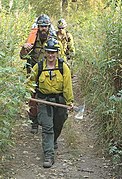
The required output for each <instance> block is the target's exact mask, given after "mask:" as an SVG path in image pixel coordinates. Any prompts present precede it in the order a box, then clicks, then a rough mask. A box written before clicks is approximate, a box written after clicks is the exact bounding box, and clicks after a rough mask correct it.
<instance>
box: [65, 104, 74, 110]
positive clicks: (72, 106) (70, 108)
mask: <svg viewBox="0 0 122 179" xmlns="http://www.w3.org/2000/svg"><path fill="white" fill-rule="evenodd" d="M73 108H74V104H73V103H70V104H69V105H68V108H67V109H68V110H69V111H73Z"/></svg>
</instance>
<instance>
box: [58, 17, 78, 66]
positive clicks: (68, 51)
mask: <svg viewBox="0 0 122 179" xmlns="http://www.w3.org/2000/svg"><path fill="white" fill-rule="evenodd" d="M57 27H58V30H57V32H56V34H57V39H58V40H59V41H60V42H61V43H62V45H63V50H64V53H65V55H66V59H67V62H68V64H69V66H70V68H71V70H73V69H72V68H73V58H74V56H75V46H74V40H73V36H72V34H71V33H70V32H69V31H68V30H67V29H66V27H67V23H66V21H65V19H63V18H61V19H59V20H58V24H57Z"/></svg>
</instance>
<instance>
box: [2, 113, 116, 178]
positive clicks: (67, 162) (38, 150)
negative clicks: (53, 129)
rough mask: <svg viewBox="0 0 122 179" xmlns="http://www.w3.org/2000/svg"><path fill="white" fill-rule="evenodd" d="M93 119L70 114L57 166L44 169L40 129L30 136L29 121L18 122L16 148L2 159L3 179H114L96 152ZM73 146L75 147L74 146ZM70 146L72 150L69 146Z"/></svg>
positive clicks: (15, 130)
mask: <svg viewBox="0 0 122 179" xmlns="http://www.w3.org/2000/svg"><path fill="white" fill-rule="evenodd" d="M93 122H94V121H93V119H91V117H89V115H88V114H87V113H85V114H84V118H83V120H81V121H78V120H75V119H74V114H70V117H69V119H68V120H67V123H66V124H65V126H64V128H63V131H62V134H61V136H60V138H59V140H58V145H59V148H58V150H56V151H55V156H56V157H55V164H54V165H53V166H52V168H50V169H44V168H43V167H42V165H43V156H42V146H41V127H40V128H39V133H38V134H36V135H33V134H31V133H30V124H29V123H28V121H27V120H22V119H21V120H18V121H16V126H15V127H14V129H13V139H14V141H15V144H16V145H15V146H14V147H13V148H11V150H10V151H9V152H8V154H7V155H6V157H5V158H4V159H3V160H4V162H3V165H2V169H3V172H2V176H1V177H0V178H1V179H84V178H89V179H115V178H114V177H112V174H111V173H110V171H111V167H110V164H109V161H108V160H105V159H104V157H103V156H100V155H99V152H98V151H97V150H96V149H95V146H94V143H95V135H94V130H93ZM71 143H72V144H71ZM69 144H70V147H69V146H68V145H69Z"/></svg>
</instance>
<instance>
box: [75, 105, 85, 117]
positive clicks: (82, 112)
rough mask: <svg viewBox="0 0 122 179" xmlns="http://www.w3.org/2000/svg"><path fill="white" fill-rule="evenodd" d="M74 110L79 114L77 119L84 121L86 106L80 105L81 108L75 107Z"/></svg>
mask: <svg viewBox="0 0 122 179" xmlns="http://www.w3.org/2000/svg"><path fill="white" fill-rule="evenodd" d="M74 110H75V111H76V112H77V114H76V115H75V119H79V120H81V119H83V114H84V110H85V104H84V105H80V106H79V107H74Z"/></svg>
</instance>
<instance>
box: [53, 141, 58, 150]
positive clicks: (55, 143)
mask: <svg viewBox="0 0 122 179" xmlns="http://www.w3.org/2000/svg"><path fill="white" fill-rule="evenodd" d="M54 149H58V143H57V141H55V142H54Z"/></svg>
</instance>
